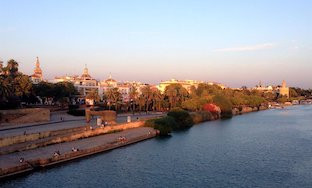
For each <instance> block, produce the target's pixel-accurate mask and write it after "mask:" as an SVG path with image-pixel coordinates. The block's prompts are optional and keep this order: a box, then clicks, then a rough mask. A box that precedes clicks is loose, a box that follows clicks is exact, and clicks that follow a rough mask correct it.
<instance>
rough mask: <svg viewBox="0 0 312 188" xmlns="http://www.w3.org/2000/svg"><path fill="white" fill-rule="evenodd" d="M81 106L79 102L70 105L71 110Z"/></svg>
mask: <svg viewBox="0 0 312 188" xmlns="http://www.w3.org/2000/svg"><path fill="white" fill-rule="evenodd" d="M78 108H79V104H70V105H68V109H69V110H74V109H78Z"/></svg>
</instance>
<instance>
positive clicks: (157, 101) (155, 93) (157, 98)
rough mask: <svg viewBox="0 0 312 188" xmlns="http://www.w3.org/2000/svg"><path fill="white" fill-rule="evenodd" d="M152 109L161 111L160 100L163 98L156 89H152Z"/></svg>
mask: <svg viewBox="0 0 312 188" xmlns="http://www.w3.org/2000/svg"><path fill="white" fill-rule="evenodd" d="M152 95H153V97H152V99H153V110H156V111H161V106H162V101H163V100H164V96H163V94H161V92H160V91H159V90H158V89H153V90H152Z"/></svg>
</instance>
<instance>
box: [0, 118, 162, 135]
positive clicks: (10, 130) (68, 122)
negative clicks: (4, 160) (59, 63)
mask: <svg viewBox="0 0 312 188" xmlns="http://www.w3.org/2000/svg"><path fill="white" fill-rule="evenodd" d="M162 115H163V114H162V113H150V114H144V113H142V114H134V115H132V114H118V115H117V123H125V122H127V116H130V117H131V119H132V121H136V119H137V118H139V119H146V118H153V117H158V116H162ZM61 117H62V118H63V120H62V121H60V119H61ZM84 125H86V121H85V117H77V116H71V115H68V114H67V113H66V112H54V113H51V121H50V122H45V123H33V124H30V123H28V124H24V125H9V126H3V125H1V126H0V138H3V137H8V136H17V135H21V134H24V133H26V134H31V133H38V132H46V131H56V130H60V129H71V128H77V127H81V126H84ZM89 125H91V126H95V125H96V122H95V119H93V120H92V121H91V122H90V123H89Z"/></svg>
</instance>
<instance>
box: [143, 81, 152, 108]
mask: <svg viewBox="0 0 312 188" xmlns="http://www.w3.org/2000/svg"><path fill="white" fill-rule="evenodd" d="M141 96H142V97H143V98H144V100H145V111H146V113H147V112H148V109H149V105H150V102H151V101H152V97H153V95H152V90H151V86H149V85H146V86H145V87H143V88H142V94H141Z"/></svg>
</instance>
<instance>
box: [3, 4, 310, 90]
mask: <svg viewBox="0 0 312 188" xmlns="http://www.w3.org/2000/svg"><path fill="white" fill-rule="evenodd" d="M311 10H312V1H310V0H233V1H230V0H218V1H215V0H188V1H184V0H157V1H155V0H131V1H130V0H111V1H105V0H101V1H100V0H98V1H94V0H90V1H83V0H81V1H79V0H66V1H61V0H45V1H42V0H38V1H34V0H27V1H20V0H0V60H2V61H4V62H6V61H7V60H9V59H12V58H13V59H15V60H17V61H18V62H19V65H20V71H22V72H24V73H25V74H31V73H32V71H33V69H34V62H35V59H36V57H37V56H38V57H39V59H40V62H41V68H42V70H43V73H44V77H45V78H46V79H53V78H54V77H55V76H62V75H73V74H75V75H80V74H81V73H82V71H83V68H84V66H85V65H87V67H88V69H89V73H90V74H91V76H93V77H94V78H96V79H99V80H103V79H106V78H107V77H108V76H109V74H110V73H111V74H112V76H113V78H115V79H116V80H120V81H127V80H128V81H133V80H136V81H142V82H147V83H152V84H156V83H159V82H160V81H161V80H167V79H170V78H176V79H180V80H182V79H195V80H203V81H215V82H220V83H223V84H226V85H227V86H230V87H241V86H254V85H256V84H258V83H259V81H262V83H264V84H266V85H271V84H272V85H277V84H280V83H281V82H282V80H286V81H287V83H288V85H290V86H297V87H303V88H312V76H311V74H312V71H311V70H312V11H311Z"/></svg>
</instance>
